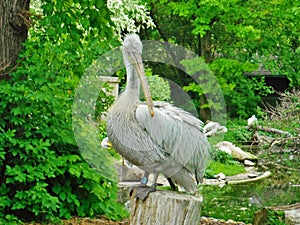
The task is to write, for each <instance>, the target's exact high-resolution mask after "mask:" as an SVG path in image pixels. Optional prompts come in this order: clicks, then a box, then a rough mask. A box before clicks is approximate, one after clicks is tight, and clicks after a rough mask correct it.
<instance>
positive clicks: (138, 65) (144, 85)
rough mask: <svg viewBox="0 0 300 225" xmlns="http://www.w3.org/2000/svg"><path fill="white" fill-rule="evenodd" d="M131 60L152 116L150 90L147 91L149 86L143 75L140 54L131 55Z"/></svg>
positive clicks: (143, 70)
mask: <svg viewBox="0 0 300 225" xmlns="http://www.w3.org/2000/svg"><path fill="white" fill-rule="evenodd" d="M132 55H133V58H134V60H133V61H134V62H133V63H132V64H133V65H134V67H135V69H136V71H137V73H138V75H139V77H140V80H141V83H142V88H143V91H144V95H145V98H146V103H147V106H148V109H149V112H150V114H151V116H152V117H153V116H154V110H153V101H152V97H151V93H150V89H149V85H148V81H147V78H146V74H145V69H144V65H143V61H142V57H141V55H140V54H138V53H133V54H132Z"/></svg>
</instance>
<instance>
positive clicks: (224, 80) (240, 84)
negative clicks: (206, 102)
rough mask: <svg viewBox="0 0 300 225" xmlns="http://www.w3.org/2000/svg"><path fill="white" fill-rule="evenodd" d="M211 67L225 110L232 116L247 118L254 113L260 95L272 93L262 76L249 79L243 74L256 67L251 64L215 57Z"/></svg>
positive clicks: (259, 100)
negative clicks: (222, 96)
mask: <svg viewBox="0 0 300 225" xmlns="http://www.w3.org/2000/svg"><path fill="white" fill-rule="evenodd" d="M211 68H212V70H213V71H215V75H216V77H217V79H218V81H219V83H220V85H221V86H222V91H223V95H224V98H225V101H226V103H227V108H228V109H227V112H229V114H230V116H232V117H237V116H239V117H241V118H248V117H249V116H251V115H252V114H255V112H256V111H257V105H258V103H259V102H261V100H262V99H261V97H262V96H265V95H267V94H270V93H272V91H271V89H270V87H267V86H265V82H264V79H263V77H261V78H258V79H255V78H252V79H250V78H249V77H246V76H245V75H244V74H245V73H246V72H251V71H253V70H254V69H255V68H256V67H255V66H254V65H253V64H250V63H247V62H245V63H241V62H238V61H237V60H232V59H216V60H215V61H214V62H213V63H212V64H211Z"/></svg>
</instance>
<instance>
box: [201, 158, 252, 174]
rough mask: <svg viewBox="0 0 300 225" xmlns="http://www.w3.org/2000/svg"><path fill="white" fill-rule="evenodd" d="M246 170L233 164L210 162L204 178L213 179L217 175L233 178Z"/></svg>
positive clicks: (239, 165) (237, 164)
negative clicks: (222, 174)
mask: <svg viewBox="0 0 300 225" xmlns="http://www.w3.org/2000/svg"><path fill="white" fill-rule="evenodd" d="M245 172H246V170H245V168H244V166H243V165H241V164H239V163H238V162H235V163H233V161H232V163H231V164H224V163H221V162H218V161H216V162H212V163H211V164H210V165H209V167H208V168H207V169H206V171H205V177H206V178H214V176H215V175H217V174H219V173H224V174H225V175H226V176H234V175H237V174H240V173H245Z"/></svg>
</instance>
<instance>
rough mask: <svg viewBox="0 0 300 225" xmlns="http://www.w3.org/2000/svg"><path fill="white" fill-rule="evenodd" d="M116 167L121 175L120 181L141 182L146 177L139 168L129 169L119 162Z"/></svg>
mask: <svg viewBox="0 0 300 225" xmlns="http://www.w3.org/2000/svg"><path fill="white" fill-rule="evenodd" d="M115 167H116V169H117V171H118V174H119V181H140V180H141V179H142V177H143V175H144V171H143V170H141V169H140V168H138V167H137V166H132V167H127V166H126V165H124V164H123V163H122V162H117V163H115Z"/></svg>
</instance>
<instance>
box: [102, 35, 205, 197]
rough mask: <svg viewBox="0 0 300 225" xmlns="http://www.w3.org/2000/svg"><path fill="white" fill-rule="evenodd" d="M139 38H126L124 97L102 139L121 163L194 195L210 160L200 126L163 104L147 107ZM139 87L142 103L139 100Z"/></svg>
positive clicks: (108, 121)
mask: <svg viewBox="0 0 300 225" xmlns="http://www.w3.org/2000/svg"><path fill="white" fill-rule="evenodd" d="M141 53H142V43H141V41H140V39H139V36H138V35H136V34H131V35H128V36H126V38H125V40H124V44H123V58H124V63H125V66H126V72H127V85H126V89H125V91H124V92H123V93H122V94H121V95H120V97H119V98H118V99H117V100H116V102H115V103H114V104H113V105H112V107H111V109H110V110H109V113H108V116H107V135H108V138H109V140H110V142H111V143H112V145H113V147H114V149H116V150H117V151H118V152H119V153H120V154H121V155H122V156H123V157H124V158H125V159H127V160H128V161H129V162H131V163H133V164H135V165H136V166H138V167H140V168H141V169H143V170H144V171H145V172H146V175H147V174H148V173H154V174H155V175H156V177H157V175H158V173H163V174H164V175H165V176H166V177H168V178H171V179H172V181H174V182H175V183H177V184H178V185H180V186H182V187H184V189H185V190H186V191H187V192H192V193H195V192H196V191H197V186H196V182H195V179H194V178H193V176H192V175H195V178H196V179H197V180H198V181H201V180H202V178H203V174H204V169H205V166H206V164H207V162H208V160H209V148H210V145H209V143H208V141H207V139H206V137H205V135H204V134H203V132H202V127H203V123H202V122H201V121H200V120H199V119H197V118H195V117H194V116H192V115H191V114H189V113H188V112H185V111H184V110H182V109H180V108H177V107H174V106H172V105H170V104H169V103H165V102H152V100H151V95H150V92H149V89H147V88H148V84H147V81H146V78H145V74H144V68H143V65H142V59H141ZM140 83H142V88H143V91H144V93H145V97H146V99H147V100H146V103H143V102H141V101H140V100H139V94H140Z"/></svg>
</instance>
